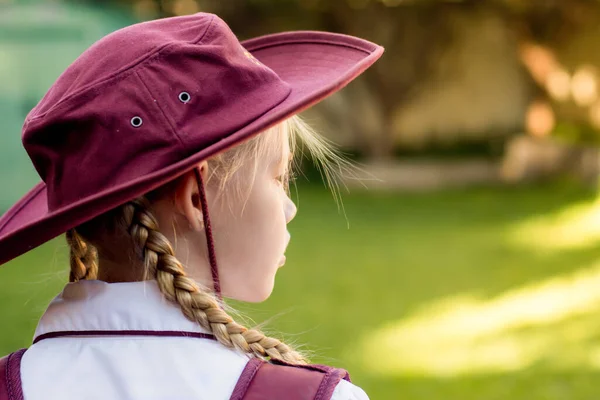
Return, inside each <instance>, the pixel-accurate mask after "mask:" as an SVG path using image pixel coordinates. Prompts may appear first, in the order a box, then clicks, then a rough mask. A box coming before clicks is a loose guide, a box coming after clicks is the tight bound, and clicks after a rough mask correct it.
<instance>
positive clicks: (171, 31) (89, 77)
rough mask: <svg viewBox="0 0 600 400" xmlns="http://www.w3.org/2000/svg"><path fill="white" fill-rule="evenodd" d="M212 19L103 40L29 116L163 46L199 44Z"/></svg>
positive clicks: (130, 30)
mask: <svg viewBox="0 0 600 400" xmlns="http://www.w3.org/2000/svg"><path fill="white" fill-rule="evenodd" d="M215 18H218V17H216V16H214V15H212V14H204V13H199V14H195V15H189V16H183V17H174V18H164V19H158V20H154V21H148V22H142V23H138V24H135V25H131V26H128V27H125V28H123V29H119V30H117V31H115V32H113V33H111V34H109V35H107V36H105V37H103V38H102V39H100V40H98V41H97V42H96V43H94V44H93V45H92V46H90V47H89V48H88V49H87V50H85V51H84V52H83V53H82V54H81V55H80V56H79V57H78V58H77V59H76V60H75V61H74V62H73V63H72V64H71V65H70V66H69V67H68V68H67V69H66V70H65V71H64V72H63V73H62V74H61V75H60V77H59V78H58V80H57V81H56V82H55V83H54V84H53V85H52V87H51V88H50V90H49V91H48V92H47V94H46V96H45V97H44V98H43V99H42V101H41V102H40V103H39V104H38V105H37V106H36V108H35V109H34V110H33V114H32V115H40V114H44V113H46V112H48V111H49V110H51V109H52V108H53V107H55V106H56V105H58V104H60V103H61V102H63V101H65V100H67V99H69V98H70V97H72V96H73V95H75V94H77V93H81V92H83V91H85V90H86V89H89V88H90V87H93V86H94V85H96V84H98V83H100V82H102V81H105V80H107V79H110V78H111V77H114V76H115V75H118V74H119V73H122V72H123V71H125V70H126V69H128V68H131V67H133V66H135V65H136V64H139V63H140V62H143V61H144V59H146V58H148V57H150V56H152V54H153V53H155V52H156V51H160V50H161V49H162V48H163V47H164V46H173V45H176V44H183V43H190V44H192V43H198V41H199V40H200V39H201V38H202V36H203V35H204V34H205V33H206V31H207V29H208V27H209V25H210V24H211V22H212V21H213V19H215ZM223 25H225V24H223ZM225 26H226V25H225ZM221 28H222V27H221ZM231 35H233V33H231ZM30 116H31V115H30Z"/></svg>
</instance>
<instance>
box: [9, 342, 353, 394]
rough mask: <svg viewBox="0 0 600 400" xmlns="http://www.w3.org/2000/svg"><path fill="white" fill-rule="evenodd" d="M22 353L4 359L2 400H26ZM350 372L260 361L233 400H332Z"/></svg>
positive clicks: (242, 377) (244, 376)
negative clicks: (23, 384)
mask: <svg viewBox="0 0 600 400" xmlns="http://www.w3.org/2000/svg"><path fill="white" fill-rule="evenodd" d="M25 351H26V349H21V350H19V351H16V352H14V353H12V354H9V355H8V356H6V357H4V358H2V359H0V400H23V388H22V386H21V359H22V358H23V354H24V353H25ZM342 379H345V380H347V381H350V376H349V375H348V372H346V371H345V370H343V369H339V368H333V367H328V366H325V365H291V364H287V363H285V362H283V361H279V360H276V361H272V362H270V363H268V362H266V361H263V360H259V359H256V358H253V359H251V360H250V361H248V363H247V364H246V367H245V368H244V370H243V371H242V374H241V375H240V378H239V379H238V381H237V384H236V385H235V388H234V390H233V393H232V395H231V397H230V400H259V399H260V400H268V399H286V400H329V399H331V396H332V395H333V391H334V390H335V387H336V386H337V385H338V383H340V381H341V380H342Z"/></svg>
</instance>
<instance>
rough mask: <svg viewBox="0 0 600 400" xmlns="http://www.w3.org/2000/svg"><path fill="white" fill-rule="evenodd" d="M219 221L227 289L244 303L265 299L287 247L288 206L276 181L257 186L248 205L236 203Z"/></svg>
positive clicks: (217, 234) (220, 254) (218, 238)
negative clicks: (286, 216) (286, 213)
mask: <svg viewBox="0 0 600 400" xmlns="http://www.w3.org/2000/svg"><path fill="white" fill-rule="evenodd" d="M230 204H231V206H232V208H231V209H223V210H221V211H220V217H219V221H218V223H217V221H215V226H214V230H215V240H216V241H217V242H216V243H215V246H216V247H217V259H218V261H219V270H220V274H221V278H222V281H223V282H222V284H223V290H224V291H225V289H227V292H229V293H230V294H229V296H230V297H231V296H232V294H233V297H234V298H236V297H242V298H243V299H244V300H250V299H251V298H253V299H255V298H258V297H263V296H264V295H265V293H270V291H271V290H272V287H273V277H274V275H275V272H276V271H277V269H278V267H279V265H280V261H281V259H282V257H283V253H284V251H285V247H286V244H287V228H286V218H285V211H284V207H285V203H284V196H283V192H282V189H281V188H280V187H278V186H277V184H276V183H274V182H270V181H267V182H263V183H260V184H257V185H255V187H254V188H253V190H252V192H251V193H250V194H249V196H248V198H247V200H246V202H245V203H243V202H232V203H230Z"/></svg>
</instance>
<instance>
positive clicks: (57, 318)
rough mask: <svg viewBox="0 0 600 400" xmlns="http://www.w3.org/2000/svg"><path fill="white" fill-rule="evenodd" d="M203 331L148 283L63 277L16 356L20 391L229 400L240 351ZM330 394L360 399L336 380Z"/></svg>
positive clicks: (241, 361)
mask: <svg viewBox="0 0 600 400" xmlns="http://www.w3.org/2000/svg"><path fill="white" fill-rule="evenodd" d="M90 331H94V332H95V333H93V334H89V335H88V334H86V332H90ZM184 334H187V335H188V336H182V335H184ZM203 334H204V335H206V334H207V332H206V331H205V330H203V328H201V327H200V326H199V325H198V324H197V323H194V322H191V321H189V320H188V319H187V318H185V316H184V315H183V314H182V313H181V311H180V309H179V307H178V306H177V305H176V304H173V303H171V302H169V301H167V300H166V299H164V298H163V296H162V294H161V293H160V291H159V289H158V286H157V284H156V282H155V281H146V282H132V283H112V284H109V283H105V282H101V281H81V282H77V283H70V284H68V285H67V286H66V287H65V288H64V290H63V292H62V293H61V294H59V295H58V296H57V297H56V298H55V299H54V300H53V301H52V302H51V303H50V305H49V307H48V309H47V310H46V312H45V313H44V315H43V316H42V318H41V319H40V321H39V324H38V326H37V329H36V331H35V337H34V341H35V344H33V345H32V346H31V347H30V348H29V349H28V350H27V351H26V352H25V353H24V355H23V358H22V361H21V382H22V389H23V397H24V399H25V400H54V399H56V400H68V399H77V400H80V399H90V400H91V399H102V400H104V399H128V400H129V399H131V400H137V399H140V400H141V399H144V400H151V399H156V400H167V399H173V400H174V399H211V400H219V399H224V400H226V399H229V398H231V395H232V392H233V390H234V388H235V386H236V384H237V382H238V380H239V378H240V375H241V374H242V372H243V370H244V368H245V366H246V364H247V363H248V357H247V356H246V355H244V354H241V353H239V352H237V351H235V350H232V349H228V348H226V347H225V346H223V345H221V344H220V343H218V342H217V341H215V340H213V339H210V338H207V337H202V336H201V335H203ZM331 399H333V400H367V399H368V397H367V395H366V394H365V392H364V391H363V390H362V389H360V388H359V387H357V386H355V385H353V384H352V383H350V382H347V381H345V380H342V381H340V383H339V384H338V385H337V386H336V388H335V390H334V392H333V396H332V397H331Z"/></svg>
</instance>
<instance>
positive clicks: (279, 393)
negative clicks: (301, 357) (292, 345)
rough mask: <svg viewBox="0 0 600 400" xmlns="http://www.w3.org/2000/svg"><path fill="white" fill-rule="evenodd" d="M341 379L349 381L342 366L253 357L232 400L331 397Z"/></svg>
mask: <svg viewBox="0 0 600 400" xmlns="http://www.w3.org/2000/svg"><path fill="white" fill-rule="evenodd" d="M342 379H345V380H348V381H349V380H350V376H349V375H348V372H346V371H345V370H343V369H338V368H332V367H328V366H325V365H291V364H287V363H284V362H282V361H275V362H273V363H267V362H265V361H262V360H259V359H255V358H254V359H252V360H250V361H249V362H248V364H246V368H244V371H243V372H242V375H241V376H240V378H239V380H238V382H237V384H236V386H235V389H234V390H233V394H232V395H231V398H230V400H269V399H286V400H329V399H331V396H332V395H333V391H334V390H335V387H336V386H337V385H338V384H339V383H340V381H341V380H342Z"/></svg>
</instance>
